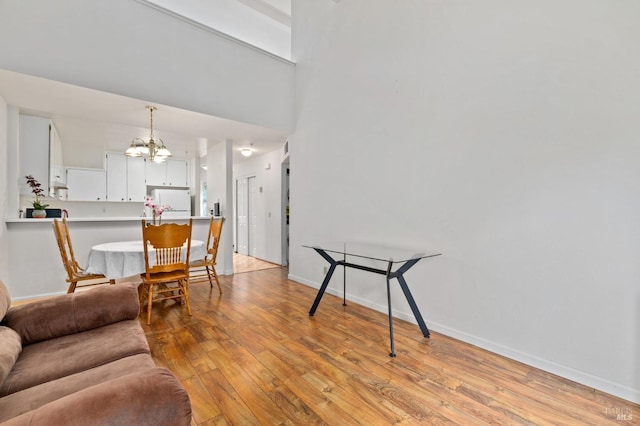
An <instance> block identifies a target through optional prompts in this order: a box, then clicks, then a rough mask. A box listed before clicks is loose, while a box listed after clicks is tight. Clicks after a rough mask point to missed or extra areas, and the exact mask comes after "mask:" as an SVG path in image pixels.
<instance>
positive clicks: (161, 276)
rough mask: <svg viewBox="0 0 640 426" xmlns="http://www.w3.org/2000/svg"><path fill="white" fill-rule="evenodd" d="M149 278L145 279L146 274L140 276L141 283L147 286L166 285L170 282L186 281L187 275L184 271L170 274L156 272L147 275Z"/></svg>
mask: <svg viewBox="0 0 640 426" xmlns="http://www.w3.org/2000/svg"><path fill="white" fill-rule="evenodd" d="M149 275H150V278H149V279H147V275H146V274H140V278H142V281H143V282H145V283H147V284H157V283H166V282H172V281H180V280H186V279H187V278H188V277H189V275H188V274H186V273H185V272H184V271H171V272H157V273H155V274H149Z"/></svg>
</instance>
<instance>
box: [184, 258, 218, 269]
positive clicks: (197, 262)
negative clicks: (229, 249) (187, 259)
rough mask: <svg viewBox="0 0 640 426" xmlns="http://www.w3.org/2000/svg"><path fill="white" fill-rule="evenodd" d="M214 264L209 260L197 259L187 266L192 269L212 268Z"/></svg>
mask: <svg viewBox="0 0 640 426" xmlns="http://www.w3.org/2000/svg"><path fill="white" fill-rule="evenodd" d="M215 264H216V263H215V262H211V260H207V259H199V260H194V261H193V262H191V263H189V266H190V267H192V268H197V267H200V266H212V265H215Z"/></svg>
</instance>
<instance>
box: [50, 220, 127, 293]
mask: <svg viewBox="0 0 640 426" xmlns="http://www.w3.org/2000/svg"><path fill="white" fill-rule="evenodd" d="M53 231H54V233H55V235H56V241H57V242H58V249H60V257H61V258H62V265H63V266H64V269H65V271H67V279H66V282H68V283H69V288H68V289H67V293H73V292H75V291H76V288H78V287H88V286H92V285H99V284H106V283H110V284H115V280H109V279H107V277H105V276H104V275H102V274H88V273H86V272H85V271H84V269H83V268H82V267H80V265H79V264H78V262H77V261H76V257H75V254H74V253H73V245H72V244H71V234H69V227H68V226H67V221H66V219H64V218H63V219H62V220H58V219H53ZM80 282H82V283H83V284H81V285H78V283H80Z"/></svg>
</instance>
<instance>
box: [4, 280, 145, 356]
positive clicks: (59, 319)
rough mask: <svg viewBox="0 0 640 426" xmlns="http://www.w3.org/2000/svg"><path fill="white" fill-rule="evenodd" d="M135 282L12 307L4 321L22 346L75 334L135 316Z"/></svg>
mask: <svg viewBox="0 0 640 426" xmlns="http://www.w3.org/2000/svg"><path fill="white" fill-rule="evenodd" d="M139 312H140V303H139V301H138V285H137V284H118V285H105V286H99V287H96V288H94V289H91V290H87V291H81V292H78V293H72V294H62V295H59V296H53V297H49V298H46V299H43V300H37V301H35V302H31V303H28V304H26V305H20V306H14V307H12V308H11V309H9V311H8V312H7V314H6V316H5V318H4V324H3V325H6V326H7V327H10V328H12V329H14V330H15V331H17V332H18V334H19V335H20V337H21V338H22V344H23V345H29V344H31V343H36V342H41V341H43V340H47V339H52V338H56V337H60V336H64V335H69V334H73V333H78V332H81V331H85V330H90V329H93V328H98V327H102V326H103V325H107V324H112V323H115V322H118V321H122V320H131V319H135V318H137V317H138V314H139Z"/></svg>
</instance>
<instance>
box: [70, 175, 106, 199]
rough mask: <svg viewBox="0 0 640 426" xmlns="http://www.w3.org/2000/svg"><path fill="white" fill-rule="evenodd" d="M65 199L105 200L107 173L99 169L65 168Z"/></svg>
mask: <svg viewBox="0 0 640 426" xmlns="http://www.w3.org/2000/svg"><path fill="white" fill-rule="evenodd" d="M67 186H68V189H67V200H69V201H105V200H106V198H107V175H106V173H105V171H104V170H101V169H79V168H72V167H69V168H67Z"/></svg>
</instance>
